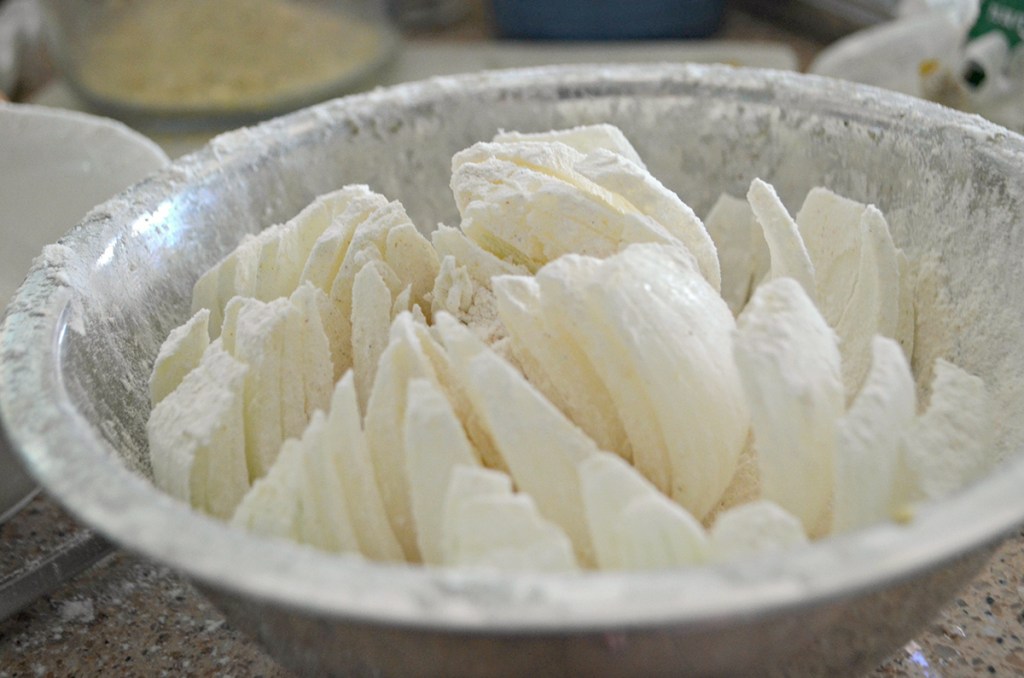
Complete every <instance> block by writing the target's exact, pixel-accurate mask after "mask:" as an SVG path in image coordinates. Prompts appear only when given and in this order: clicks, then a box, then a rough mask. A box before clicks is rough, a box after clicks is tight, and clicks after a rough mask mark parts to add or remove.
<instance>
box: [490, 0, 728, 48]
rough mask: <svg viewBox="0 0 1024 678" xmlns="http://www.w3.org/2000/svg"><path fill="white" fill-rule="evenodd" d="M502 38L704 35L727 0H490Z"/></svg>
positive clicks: (718, 21)
mask: <svg viewBox="0 0 1024 678" xmlns="http://www.w3.org/2000/svg"><path fill="white" fill-rule="evenodd" d="M492 5H493V10H494V20H495V24H496V25H497V28H498V32H499V34H500V35H501V37H503V38H512V39H528V40H672V39H677V38H704V37H707V36H709V35H711V34H712V33H713V32H714V31H715V30H716V29H717V28H718V26H719V25H720V24H721V21H722V13H723V11H724V9H725V0H492Z"/></svg>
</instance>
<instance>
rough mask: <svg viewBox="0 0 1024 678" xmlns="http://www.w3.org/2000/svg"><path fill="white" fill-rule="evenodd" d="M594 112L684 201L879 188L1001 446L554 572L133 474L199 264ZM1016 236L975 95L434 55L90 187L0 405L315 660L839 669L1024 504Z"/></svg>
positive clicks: (946, 593)
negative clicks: (140, 175)
mask: <svg viewBox="0 0 1024 678" xmlns="http://www.w3.org/2000/svg"><path fill="white" fill-rule="evenodd" d="M598 121H609V122H612V123H615V124H617V125H619V126H620V127H621V128H622V129H623V130H624V131H625V133H626V134H627V136H628V137H629V138H630V139H631V140H632V141H633V142H634V144H635V145H636V146H637V148H638V150H639V151H640V153H641V155H642V156H643V157H645V159H646V160H647V162H648V165H649V166H650V168H651V170H652V171H653V173H654V174H655V175H656V176H658V177H659V178H661V179H662V181H664V182H665V183H666V184H667V185H668V186H670V187H671V188H673V189H675V190H677V191H678V192H679V193H680V194H681V195H682V196H683V198H684V199H685V200H687V201H688V202H690V204H691V205H693V207H694V208H695V209H696V210H697V212H698V213H703V212H705V211H706V210H707V209H708V208H709V206H710V205H711V203H712V201H713V200H714V199H715V198H716V197H717V196H718V194H719V193H720V192H722V191H730V192H732V193H734V194H743V192H744V191H745V190H746V187H747V186H748V184H749V182H750V180H751V179H752V178H754V177H758V176H759V177H763V178H765V179H767V180H770V181H772V182H774V183H775V185H776V187H777V188H778V189H779V191H780V194H781V195H782V197H783V198H784V199H785V200H786V201H788V202H789V204H790V205H794V204H798V201H799V200H800V199H801V198H802V196H803V194H804V192H806V191H807V190H808V189H809V188H811V187H812V186H815V185H819V184H822V185H826V186H829V187H831V188H833V189H834V190H836V191H838V192H839V193H842V194H845V195H848V196H850V197H853V198H856V199H859V200H862V201H867V202H872V203H875V204H877V205H879V206H880V207H881V208H882V209H883V210H884V211H885V212H886V213H887V215H888V216H889V219H890V221H891V225H892V229H893V235H894V238H895V240H896V242H897V244H898V245H899V246H901V247H903V248H904V249H905V250H906V251H907V253H908V254H909V255H910V256H911V257H912V258H914V259H916V260H918V261H931V262H933V263H934V264H935V267H934V268H935V269H936V270H940V271H941V272H942V280H941V289H942V290H943V292H942V294H939V295H938V297H937V298H938V299H939V300H940V301H941V302H942V303H941V304H940V305H939V306H937V307H936V308H931V309H930V310H929V313H930V315H929V314H928V313H923V316H922V317H923V318H925V319H926V320H927V322H926V323H924V325H922V327H921V328H919V329H920V331H921V333H922V334H934V337H931V339H930V340H929V341H924V342H922V341H921V339H922V337H920V336H919V343H920V344H921V345H922V346H928V345H929V342H930V345H931V349H929V350H932V351H933V352H941V353H943V354H944V355H946V356H947V357H949V358H950V359H952V360H953V361H954V362H956V363H958V364H960V365H961V366H963V367H965V368H966V369H968V370H970V371H972V372H975V373H977V374H979V375H981V376H983V377H984V378H985V379H986V381H987V382H988V385H989V387H990V389H991V391H992V393H993V394H994V400H995V402H996V407H995V421H996V424H995V428H996V441H997V443H996V444H997V451H998V453H999V455H1000V457H1001V458H1002V459H1003V460H1004V461H1003V463H1002V465H1001V467H1000V468H999V470H998V471H997V472H995V473H992V474H991V475H990V476H988V477H986V478H984V479H983V480H981V481H980V482H977V483H976V484H974V485H972V486H971V487H968V488H966V489H965V490H964V491H962V492H960V493H958V494H956V495H955V496H953V497H951V498H949V499H947V500H944V501H941V502H937V503H935V504H933V505H930V506H928V507H926V508H924V509H923V510H922V511H921V512H920V514H919V515H918V516H917V517H916V519H915V520H914V521H913V522H911V523H910V524H908V525H895V524H886V525H881V526H878V527H875V528H871V529H867V530H863V531H861V532H857V533H853V534H850V535H847V536H843V537H840V538H835V539H830V540H827V541H824V542H820V543H817V544H814V545H812V546H809V547H806V548H801V549H796V550H793V551H790V552H787V553H784V554H777V555H769V556H765V557H762V558H759V559H756V560H752V561H747V562H739V563H733V564H729V565H722V566H714V567H702V568H692V569H686V570H679V571H660V572H650V573H642V574H623V573H618V574H616V573H605V574H600V573H587V574H577V575H571V576H569V575H561V576H558V575H534V574H519V575H509V574H499V573H493V572H486V571H479V572H465V571H446V570H440V569H437V570H432V569H425V568H420V567H411V566H396V565H379V564H373V563H367V562H363V561H361V560H358V559H354V558H347V557H336V556H330V555H327V554H322V553H318V552H315V551H313V550H311V549H308V548H304V547H300V546H296V545H293V544H290V543H285V542H282V541H278V540H274V539H269V538H257V537H254V536H249V535H247V534H244V533H242V532H240V531H236V530H234V529H232V528H229V527H228V526H226V525H224V524H222V523H220V522H217V521H215V520H212V519H209V518H206V517H204V516H201V515H198V514H196V513H193V512H192V511H191V510H190V509H189V508H188V507H186V506H185V505H184V504H181V503H179V502H177V501H175V500H173V499H171V498H170V497H168V496H166V495H164V494H162V493H161V492H159V491H157V490H156V489H155V488H154V487H153V486H152V485H151V483H150V481H149V480H148V479H147V473H148V466H147V463H146V461H145V457H146V453H145V448H146V443H145V434H144V431H145V421H146V418H147V415H148V410H149V406H148V401H147V389H146V382H147V377H148V375H149V370H150V365H151V363H152V360H153V358H154V356H155V354H156V352H157V349H158V347H159V345H160V342H161V340H162V339H163V338H164V336H165V335H166V334H167V333H168V331H169V330H170V329H171V328H172V327H173V326H175V325H176V324H178V323H180V322H182V321H183V320H184V319H185V318H186V317H187V315H188V308H189V299H190V294H191V288H192V283H193V282H194V281H195V279H196V278H197V276H198V275H199V274H200V272H202V271H203V270H204V269H205V268H207V267H208V266H210V265H211V264H213V263H214V262H215V261H216V260H217V259H218V258H219V257H221V256H222V255H224V254H225V253H226V252H228V251H229V250H230V248H231V247H232V246H234V245H235V244H236V243H237V242H238V241H239V239H240V238H241V237H242V236H243V234H245V233H246V232H251V231H255V230H258V229H260V228H263V227H265V226H266V225H269V224H271V223H274V222H277V221H281V220H284V219H285V218H287V217H289V216H290V215H292V214H294V213H295V212H297V211H298V210H299V209H300V208H301V207H302V206H304V205H305V204H307V203H308V202H309V201H310V200H311V199H312V198H313V197H314V196H316V195H317V194H319V193H322V192H325V191H328V190H330V189H333V188H336V187H338V186H340V185H342V184H345V183H347V182H365V183H368V184H370V185H371V186H373V187H374V188H376V189H377V190H380V191H382V192H383V193H385V194H387V195H389V196H391V197H395V198H400V199H401V200H402V201H403V202H404V203H405V204H406V205H407V207H408V210H409V213H410V215H411V216H412V217H413V219H414V220H415V221H416V222H417V223H419V224H420V225H421V227H423V228H424V229H430V228H432V227H433V226H434V224H435V223H436V222H437V221H439V220H444V221H447V222H449V223H454V217H455V209H454V204H453V201H452V198H451V196H450V192H449V190H448V188H447V184H448V177H449V173H450V159H451V156H452V154H453V153H454V152H455V151H457V150H459V149H461V148H463V147H465V146H467V145H468V144H470V143H471V142H473V141H476V140H480V139H487V138H490V137H491V136H492V135H493V134H494V133H495V132H496V131H497V130H498V129H499V128H506V129H515V130H522V131H529V130H545V129H550V128H556V127H564V126H568V125H575V124H580V123H586V122H598ZM1021 252H1024V138H1022V137H1020V136H1016V135H1013V134H1010V133H1007V132H1006V131H1005V130H1003V129H1001V128H998V127H996V126H993V125H990V124H988V123H986V122H984V121H983V120H981V119H979V118H976V117H970V116H966V115H962V114H959V113H956V112H953V111H950V110H944V109H941V108H938V107H936V106H932V105H930V104H927V103H924V102H920V101H916V100H911V99H908V98H905V97H902V96H899V95H895V94H891V93H886V92H882V91H879V90H874V89H869V88H864V87H859V86H851V85H848V84H843V83H839V82H833V81H828V80H824V79H818V78H814V77H809V76H799V75H794V74H786V73H774V72H764V71H747V70H739V69H730V68H726V67H697V66H693V67H687V66H669V65H665V66H631V67H615V68H612V67H568V68H545V69H535V70H524V71H511V72H498V73H491V74H482V75H475V76H465V77H458V78H444V79H437V80H432V81H429V82H425V83H419V84H412V85H408V86H402V87H397V88H394V89H388V90H380V91H376V92H373V93H370V94H365V95H360V96H355V97H350V98H346V99H341V100H337V101H334V102H330V103H328V104H325V105H322V106H319V107H316V108H312V109H307V110H304V111H301V112H299V113H296V114H293V115H290V116H287V117H284V118H280V119H277V120H274V121H271V122H269V123H265V124H263V125H260V126H258V127H255V128H252V129H243V130H239V131H236V132H233V133H229V134H227V135H225V136H223V137H220V138H218V139H217V140H215V141H214V142H213V143H212V144H211V145H210V146H208V147H207V148H205V149H204V150H202V151H201V152H199V153H197V154H195V155H192V156H189V157H186V158H184V159H182V160H180V161H178V162H176V163H175V164H173V165H171V166H170V167H169V168H168V169H166V170H162V171H161V172H160V173H158V174H156V175H155V176H153V177H151V178H150V179H148V180H146V181H144V182H143V183H141V184H138V185H136V186H135V187H134V188H132V189H130V190H129V191H127V192H126V193H123V194H121V195H120V196H119V197H117V198H115V199H114V200H112V201H110V202H108V203H106V204H104V205H102V206H100V207H99V208H97V209H96V210H94V211H93V212H92V213H91V215H90V216H88V217H87V218H86V220H85V221H84V222H83V223H82V224H80V225H79V226H78V227H77V228H76V229H75V230H73V231H72V232H71V233H70V234H69V235H68V236H67V237H66V238H64V239H63V240H62V241H61V243H60V244H58V245H56V246H51V247H50V248H49V249H47V250H46V252H45V253H44V256H43V257H42V258H41V259H40V260H39V261H38V262H37V263H36V265H35V268H34V270H33V272H32V274H31V275H30V277H29V279H28V281H27V282H26V284H25V285H24V286H23V287H22V288H21V290H20V291H19V293H18V295H17V297H16V298H15V301H14V305H13V307H12V308H11V309H10V312H9V314H8V315H7V318H6V322H5V323H4V324H3V326H2V328H0V416H2V421H3V426H4V429H5V432H6V435H7V436H8V438H9V440H10V442H11V444H12V446H13V447H14V448H15V449H16V450H17V451H18V452H19V453H20V454H21V455H22V456H23V458H24V460H25V461H26V464H27V465H28V467H29V468H30V469H31V471H32V472H33V473H34V474H35V476H36V477H37V478H38V479H39V480H40V482H41V483H43V484H44V486H45V487H46V488H47V489H48V491H49V492H50V493H51V494H52V495H54V496H55V497H57V498H58V499H59V500H60V501H61V502H63V503H64V504H65V505H67V507H68V508H70V509H71V511H72V512H74V513H75V514H76V515H77V516H79V517H80V518H81V519H82V520H83V521H85V522H86V523H88V524H89V525H91V526H93V527H94V528H96V529H97V530H99V531H100V532H102V533H103V534H104V535H106V536H107V537H109V538H111V539H112V540H114V541H116V542H117V543H119V544H121V545H122V546H124V547H125V548H128V549H131V550H133V551H136V552H138V553H141V554H144V555H145V556H148V557H150V558H152V559H154V560H156V561H159V562H162V563H165V564H167V565H168V566H170V567H172V568H174V569H176V570H179V571H181V572H184V573H185V574H186V575H187V576H189V577H191V578H192V579H193V580H194V581H195V582H196V584H197V585H198V586H199V587H200V588H201V589H202V590H203V591H205V592H206V593H207V594H208V595H209V596H210V597H211V598H212V599H213V600H214V601H215V602H216V603H217V604H218V605H219V606H220V607H221V608H222V609H223V610H224V611H225V613H226V614H227V616H228V618H229V620H230V621H231V623H232V624H234V625H236V626H237V627H240V628H242V629H244V630H245V631H247V632H249V633H250V634H252V635H253V636H254V637H256V638H258V639H259V640H260V642H262V643H263V644H264V645H265V646H266V647H267V648H268V650H269V651H270V652H271V653H272V654H273V655H274V656H275V657H277V658H278V659H280V661H281V662H282V663H284V664H285V665H287V666H289V667H292V668H295V669H298V670H300V671H303V672H306V673H310V674H319V673H322V672H327V671H331V672H335V673H345V674H364V673H365V674H374V675H381V674H383V675H402V676H414V675H444V676H454V675H463V674H473V675H542V674H543V675H547V674H554V675H565V674H577V675H587V676H591V675H627V676H638V675H643V676H647V675H656V674H708V675H746V674H757V675H764V674H766V673H771V672H779V673H786V672H788V673H794V674H798V675H810V674H825V675H838V674H842V673H854V672H858V671H862V670H864V669H866V668H870V667H871V666H873V665H874V664H876V663H877V662H878V661H880V660H881V659H882V658H883V657H884V656H885V655H886V654H888V653H890V652H891V651H892V650H894V649H895V648H897V647H898V646H899V645H900V644H902V643H904V642H905V641H907V640H908V639H909V638H911V637H912V636H913V634H914V633H915V632H916V631H917V630H918V629H919V628H920V627H921V626H922V625H923V624H924V623H925V622H926V621H927V620H928V619H929V618H930V617H931V616H932V615H933V614H935V612H936V611H937V610H938V609H939V607H940V606H941V605H942V604H943V603H944V602H946V601H947V600H948V599H950V598H951V597H952V595H953V594H954V592H955V590H956V589H957V587H959V586H960V585H962V584H964V583H965V582H967V581H968V579H969V578H970V577H971V576H972V574H973V573H974V572H976V570H977V569H978V568H979V567H980V566H981V565H982V564H983V562H984V561H985V559H986V557H987V556H988V555H989V554H990V553H991V551H992V549H993V548H994V547H995V545H996V544H997V543H998V542H999V541H1000V540H1001V539H1002V538H1003V537H1004V535H1005V534H1006V533H1007V532H1008V531H1009V530H1011V529H1012V528H1013V527H1014V526H1016V525H1018V524H1019V523H1021V522H1022V521H1024V492H1021V489H1020V488H1021V487H1022V486H1024V459H1022V458H1021V457H1020V456H1019V455H1018V454H1017V452H1018V451H1019V450H1021V449H1022V443H1024V430H1022V424H1024V417H1022V416H1020V415H1021V412H1022V411H1024V389H1022V388H1021V384H1022V382H1021V376H1022V375H1024V327H1022V323H1021V317H1022V312H1024V267H1022V266H1021V265H1020V253H1021ZM939 308H941V309H942V310H937V309H939ZM923 310H924V309H923ZM947 335H948V337H949V341H948V343H946V344H941V342H939V341H938V338H939V337H942V336H947ZM940 344H941V345H940ZM937 347H938V348H937ZM939 349H941V351H940V350H939Z"/></svg>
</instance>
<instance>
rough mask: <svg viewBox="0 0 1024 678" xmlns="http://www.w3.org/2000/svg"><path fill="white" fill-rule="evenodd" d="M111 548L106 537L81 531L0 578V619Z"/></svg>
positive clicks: (57, 584) (57, 585) (66, 578)
mask: <svg viewBox="0 0 1024 678" xmlns="http://www.w3.org/2000/svg"><path fill="white" fill-rule="evenodd" d="M113 552H114V546H113V544H111V543H110V542H108V541H107V540H106V539H103V538H102V537H99V536H97V535H95V534H92V533H91V532H82V533H80V534H77V535H75V536H74V537H72V538H71V539H68V540H67V541H66V542H64V543H63V544H61V545H60V547H59V548H58V549H56V550H55V551H54V552H53V553H51V554H50V555H49V556H47V557H46V559H44V560H43V561H42V562H39V563H32V564H30V565H28V566H26V567H24V568H22V569H20V570H16V571H15V572H12V573H11V574H9V575H8V576H7V577H6V578H4V579H0V621H3V620H4V619H6V618H7V617H10V616H11V615H12V614H14V613H16V612H18V611H19V610H21V609H22V608H24V607H26V606H28V605H29V604H30V603H32V602H33V601H34V600H36V599H37V598H40V597H41V596H45V595H46V594H48V593H51V592H52V591H54V590H55V589H56V588H57V587H59V586H60V585H61V584H63V583H64V582H66V581H67V580H68V579H70V578H72V577H75V576H77V575H78V574H81V573H82V572H84V571H85V570H87V569H89V568H90V567H92V566H93V565H95V564H96V563H98V562H99V561H101V560H103V559H104V558H105V557H107V556H108V555H110V554H111V553H113Z"/></svg>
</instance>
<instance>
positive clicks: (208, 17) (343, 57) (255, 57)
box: [43, 0, 399, 129]
mask: <svg viewBox="0 0 1024 678" xmlns="http://www.w3.org/2000/svg"><path fill="white" fill-rule="evenodd" d="M43 5H44V8H45V13H46V17H47V26H48V32H49V37H50V44H51V46H52V51H53V53H54V55H55V58H56V61H57V63H58V66H59V67H60V69H61V72H62V74H63V75H64V77H65V78H66V79H67V82H68V84H69V85H70V87H71V88H72V89H73V90H74V91H75V93H76V94H77V95H78V96H79V97H81V98H82V99H83V100H84V101H85V102H86V103H87V104H88V105H89V106H91V107H92V108H93V109H95V110H96V111H99V112H102V113H105V114H107V115H111V116H113V117H117V118H120V119H122V120H126V121H129V122H132V123H138V124H144V125H149V126H151V127H153V126H155V127H169V128H172V129H173V128H186V129H188V128H217V127H220V128H227V127H233V126H236V125H239V124H244V123H247V122H252V121H255V120H258V119H262V118H266V117H271V116H273V115H276V114H279V113H283V112H286V111H289V110H293V109H296V108H300V107H302V106H306V105H308V104H312V103H315V102H318V101H323V100H325V99H328V98H331V97H333V96H336V95H338V94H342V93H345V92H348V91H351V90H353V89H355V88H356V87H358V86H359V85H360V84H362V83H364V82H366V81H367V80H368V79H369V78H370V77H371V76H372V75H373V74H374V73H375V72H376V71H377V70H379V69H380V68H381V67H383V66H384V65H385V64H387V63H388V62H389V60H390V59H391V57H392V56H393V55H394V53H395V51H396V48H397V46H398V44H399V39H398V35H397V33H396V32H395V31H394V30H393V29H392V27H391V26H390V24H389V23H388V21H387V16H386V11H385V4H384V3H383V2H379V1H378V0H217V1H216V2H211V1H210V0H172V1H167V0H44V3H43Z"/></svg>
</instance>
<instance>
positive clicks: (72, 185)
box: [0, 103, 168, 522]
mask: <svg viewBox="0 0 1024 678" xmlns="http://www.w3.org/2000/svg"><path fill="white" fill-rule="evenodd" d="M167 162H168V158H167V155H166V154H165V153H164V152H163V151H162V150H160V147H158V146H157V145H156V144H155V143H153V142H152V141H150V140H149V139H147V138H146V137H144V136H142V135H141V134H139V133H138V132H134V131H132V130H131V129H129V128H128V127H126V126H125V125H122V124H121V123H119V122H115V121H113V120H109V119H107V118H100V117H97V116H94V115H87V114H85V113H75V112H70V111H61V110H55V109H51V108H46V107H43V106H32V105H25V104H8V103H5V104H0V309H2V308H3V307H5V306H7V301H8V299H10V297H11V295H12V294H13V293H14V290H15V289H17V287H18V285H19V284H20V283H21V281H22V278H24V277H25V273H27V272H28V269H29V266H30V264H31V263H32V259H33V257H35V256H36V255H37V254H39V252H40V251H41V250H42V248H43V245H45V244H47V243H50V242H53V241H55V240H57V239H58V238H59V237H61V236H62V235H64V233H65V232H66V231H67V230H68V229H70V228H71V227H72V226H73V225H74V224H75V223H77V222H78V221H80V220H81V219H82V217H83V216H85V213H86V212H88V211H89V209H90V208H91V207H93V206H94V205H97V204H99V203H101V202H103V201H104V200H106V199H107V198H110V197H111V196H113V195H114V194H116V193H118V192H119V191H121V190H122V189H124V188H127V187H128V186H130V185H132V184H134V183H135V182H137V181H139V180H140V179H142V178H143V177H144V176H146V175H147V174H149V173H150V172H152V171H154V170H156V169H159V168H160V167H162V166H163V165H165V164H167ZM34 487H35V485H34V483H32V482H31V480H30V479H29V478H28V477H27V476H26V475H25V473H24V472H23V471H22V470H21V469H20V467H19V466H18V465H17V462H16V460H15V459H14V458H13V457H12V456H11V455H10V454H9V453H8V452H7V451H6V448H5V447H4V445H3V442H2V441H0V522H3V521H4V520H6V519H7V518H8V517H10V515H11V514H13V513H14V512H15V511H17V509H18V508H19V507H20V506H21V505H22V504H23V503H24V502H25V501H26V500H27V498H28V497H30V496H31V494H32V490H33V488H34Z"/></svg>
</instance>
